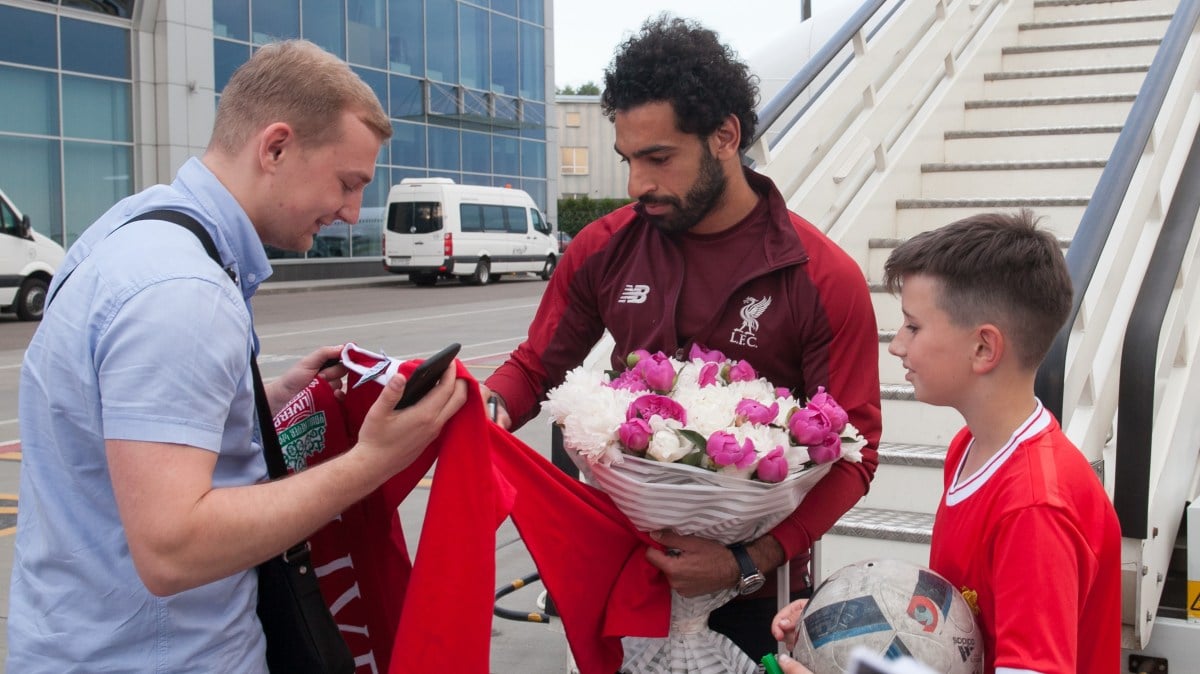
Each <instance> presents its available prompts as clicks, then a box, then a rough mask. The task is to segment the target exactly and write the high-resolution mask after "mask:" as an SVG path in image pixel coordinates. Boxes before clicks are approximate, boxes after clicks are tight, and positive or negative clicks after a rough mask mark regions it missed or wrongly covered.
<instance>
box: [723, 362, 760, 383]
mask: <svg viewBox="0 0 1200 674" xmlns="http://www.w3.org/2000/svg"><path fill="white" fill-rule="evenodd" d="M755 379H758V373H757V372H755V371H754V368H753V367H750V363H747V362H746V361H744V360H739V361H738V362H737V363H736V364H735V365H734V366H733V367H731V368H729V381H731V382H733V381H754V380H755Z"/></svg>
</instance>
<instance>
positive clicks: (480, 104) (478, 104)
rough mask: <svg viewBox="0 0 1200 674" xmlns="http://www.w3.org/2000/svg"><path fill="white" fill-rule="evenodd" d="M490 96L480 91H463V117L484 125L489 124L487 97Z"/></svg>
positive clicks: (489, 114)
mask: <svg viewBox="0 0 1200 674" xmlns="http://www.w3.org/2000/svg"><path fill="white" fill-rule="evenodd" d="M489 96H491V94H487V93H484V92H482V91H472V90H470V89H463V115H464V116H465V117H467V118H469V119H471V118H473V121H476V122H482V123H484V124H489V123H491V116H492V115H491V112H490V111H489V110H488V107H489V105H488V97H489Z"/></svg>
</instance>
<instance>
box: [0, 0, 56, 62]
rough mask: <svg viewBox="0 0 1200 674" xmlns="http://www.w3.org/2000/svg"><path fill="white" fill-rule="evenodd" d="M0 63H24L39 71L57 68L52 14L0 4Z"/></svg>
mask: <svg viewBox="0 0 1200 674" xmlns="http://www.w3.org/2000/svg"><path fill="white" fill-rule="evenodd" d="M0 26H4V38H3V39H0V61H11V62H12V63H26V64H28V65H31V66H42V67H43V68H57V67H58V50H57V48H56V46H57V44H58V36H57V35H55V32H54V15H53V14H46V13H44V12H32V11H30V10H27V9H16V8H15V7H6V6H3V5H0Z"/></svg>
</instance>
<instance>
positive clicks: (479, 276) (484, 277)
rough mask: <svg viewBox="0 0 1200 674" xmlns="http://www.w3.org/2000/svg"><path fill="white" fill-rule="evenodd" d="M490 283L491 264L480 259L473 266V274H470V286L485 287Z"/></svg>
mask: <svg viewBox="0 0 1200 674" xmlns="http://www.w3.org/2000/svg"><path fill="white" fill-rule="evenodd" d="M491 281H492V263H490V262H488V261H487V259H486V258H485V259H482V260H480V261H479V264H477V265H475V273H474V274H471V285H476V286H485V285H487V284H489V283H491Z"/></svg>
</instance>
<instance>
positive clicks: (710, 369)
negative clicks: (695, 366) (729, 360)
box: [698, 363, 721, 388]
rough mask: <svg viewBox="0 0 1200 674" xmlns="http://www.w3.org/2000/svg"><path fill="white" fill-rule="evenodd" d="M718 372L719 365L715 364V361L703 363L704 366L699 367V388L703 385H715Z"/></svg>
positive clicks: (719, 369) (719, 370)
mask: <svg viewBox="0 0 1200 674" xmlns="http://www.w3.org/2000/svg"><path fill="white" fill-rule="evenodd" d="M720 372H721V366H720V365H717V364H716V363H705V364H704V366H703V367H701V368H700V375H699V381H698V383H699V384H700V388H704V387H705V386H716V384H717V374H719V373H720Z"/></svg>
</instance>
